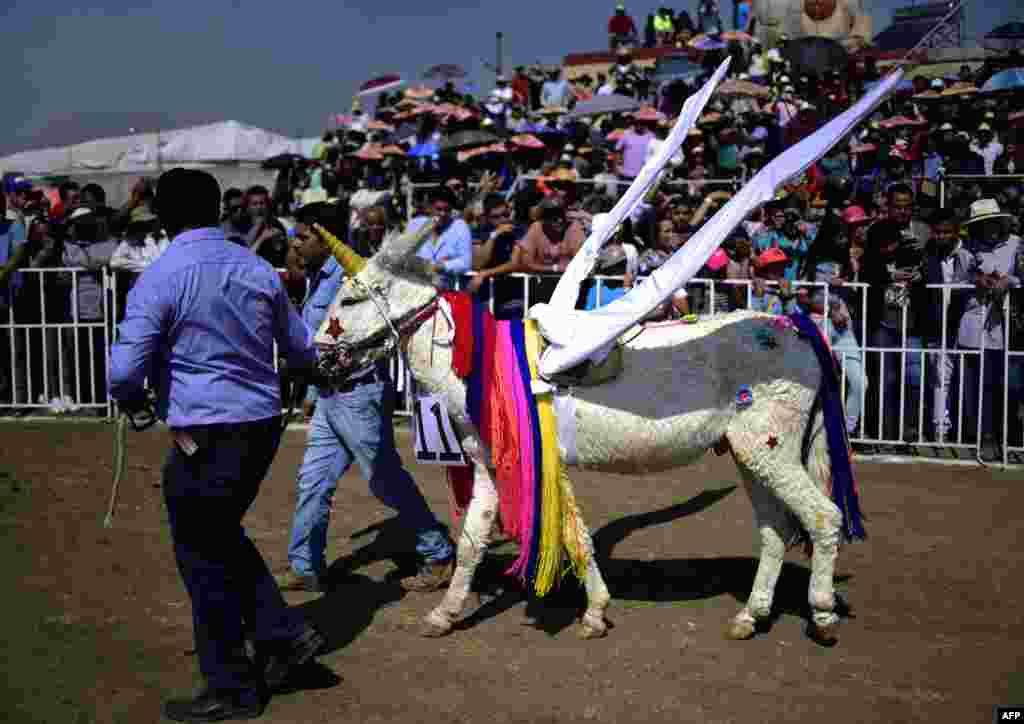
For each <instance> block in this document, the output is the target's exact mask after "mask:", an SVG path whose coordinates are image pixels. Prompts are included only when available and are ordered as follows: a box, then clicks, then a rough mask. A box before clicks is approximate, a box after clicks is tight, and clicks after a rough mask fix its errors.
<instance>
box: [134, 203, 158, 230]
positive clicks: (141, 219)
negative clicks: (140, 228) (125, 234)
mask: <svg viewBox="0 0 1024 724" xmlns="http://www.w3.org/2000/svg"><path fill="white" fill-rule="evenodd" d="M156 220H157V216H156V214H154V213H153V212H152V211H150V209H149V207H148V206H138V207H136V208H134V209H132V213H131V215H130V216H129V217H128V225H129V226H131V225H133V224H151V223H153V222H154V221H156Z"/></svg>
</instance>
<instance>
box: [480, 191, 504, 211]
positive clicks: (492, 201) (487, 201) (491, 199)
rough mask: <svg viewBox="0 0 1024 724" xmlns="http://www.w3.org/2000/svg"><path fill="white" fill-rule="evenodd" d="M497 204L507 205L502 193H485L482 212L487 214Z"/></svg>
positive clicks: (496, 206) (497, 205)
mask: <svg viewBox="0 0 1024 724" xmlns="http://www.w3.org/2000/svg"><path fill="white" fill-rule="evenodd" d="M499 206H508V201H507V200H506V199H505V195H504V194H498V193H493V194H487V196H485V197H484V213H485V214H489V213H491V212H492V211H494V210H495V209H496V208H498V207H499Z"/></svg>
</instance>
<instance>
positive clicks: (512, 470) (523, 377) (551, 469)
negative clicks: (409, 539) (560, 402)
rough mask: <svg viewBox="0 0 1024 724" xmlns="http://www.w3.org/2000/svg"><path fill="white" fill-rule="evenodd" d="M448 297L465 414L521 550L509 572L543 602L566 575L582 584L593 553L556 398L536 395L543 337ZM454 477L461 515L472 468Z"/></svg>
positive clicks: (529, 326)
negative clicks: (487, 454)
mask: <svg viewBox="0 0 1024 724" xmlns="http://www.w3.org/2000/svg"><path fill="white" fill-rule="evenodd" d="M445 299H446V300H447V301H448V303H449V304H450V305H451V308H452V312H453V317H454V321H455V340H454V349H453V357H452V368H453V370H454V371H455V373H456V374H457V375H459V376H460V377H463V378H464V379H465V380H466V388H467V395H466V407H467V413H468V414H469V417H470V419H471V420H472V421H473V424H474V425H475V426H476V428H477V430H478V431H479V433H480V436H481V438H482V439H483V442H484V444H486V445H487V447H488V448H489V449H490V451H491V457H492V460H493V462H494V467H495V470H496V476H495V477H496V480H495V482H496V484H497V488H498V499H499V501H500V502H499V505H500V511H501V521H502V527H503V529H504V531H505V533H506V534H507V535H509V536H511V537H512V538H514V539H515V540H516V541H517V542H518V543H519V546H520V548H519V551H520V552H519V557H518V558H517V559H516V561H515V562H514V563H513V564H512V566H511V568H510V569H509V571H508V572H509V573H510V574H512V575H514V576H515V577H517V578H518V579H519V580H521V581H522V582H523V583H524V584H525V585H526V586H527V587H528V588H532V589H533V590H534V592H535V593H536V594H537V595H538V596H543V595H545V594H546V593H547V592H548V591H549V590H551V587H552V586H553V585H554V583H555V582H556V581H557V580H558V579H559V578H560V577H561V575H562V574H564V573H565V572H566V571H567V569H568V570H571V571H572V572H573V573H574V574H575V575H576V576H577V577H579V578H580V579H581V580H582V579H583V577H584V575H585V573H586V568H587V564H588V562H589V555H590V553H589V548H588V546H586V545H585V543H584V541H583V538H582V535H581V533H582V528H581V523H580V516H579V509H578V508H577V506H576V501H575V497H574V495H573V492H572V487H571V485H570V483H569V478H568V475H567V473H566V469H565V465H564V464H563V462H562V460H561V454H560V451H559V447H558V431H557V426H556V421H555V413H554V408H553V403H552V401H551V397H550V394H545V395H534V394H533V392H532V390H531V385H530V382H531V380H533V379H536V377H537V360H538V359H539V357H540V352H541V341H540V334H539V333H538V331H537V328H536V323H534V322H532V321H529V320H527V321H525V322H524V321H523V320H507V321H505V320H500V321H499V320H495V319H494V317H493V316H491V314H490V312H489V311H488V309H487V307H486V305H484V304H475V303H473V302H472V301H471V300H470V298H469V297H468V296H466V295H464V294H459V293H446V294H445ZM467 361H469V364H467ZM448 473H449V484H450V489H451V494H452V500H453V513H454V515H455V517H458V516H459V515H461V513H462V512H463V511H464V510H465V508H466V506H468V504H469V500H470V498H471V497H472V490H473V470H472V467H467V466H458V467H449V468H448Z"/></svg>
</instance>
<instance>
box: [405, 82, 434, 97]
mask: <svg viewBox="0 0 1024 724" xmlns="http://www.w3.org/2000/svg"><path fill="white" fill-rule="evenodd" d="M402 95H404V96H405V97H406V98H411V99H412V100H425V99H427V98H433V97H434V91H433V90H431V89H430V88H427V87H426V86H425V85H417V86H413V87H412V88H406V89H405V90H404V91H403V92H402Z"/></svg>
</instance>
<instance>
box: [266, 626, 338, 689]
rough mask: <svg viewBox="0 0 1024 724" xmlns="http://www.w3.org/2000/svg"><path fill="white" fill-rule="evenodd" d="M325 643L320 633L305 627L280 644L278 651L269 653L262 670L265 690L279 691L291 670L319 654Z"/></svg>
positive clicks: (310, 627) (325, 640)
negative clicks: (265, 685)
mask: <svg viewBox="0 0 1024 724" xmlns="http://www.w3.org/2000/svg"><path fill="white" fill-rule="evenodd" d="M326 643H327V639H326V638H324V635H323V634H322V633H320V632H319V631H317V630H316V629H315V628H313V627H312V626H309V625H307V626H306V629H305V630H304V631H303V632H302V633H301V634H299V635H298V636H296V637H295V638H294V639H292V640H291V641H289V642H288V643H286V644H282V645H281V646H280V647H279V648H278V650H276V651H272V652H269V654H268V657H267V658H268V661H267V666H266V668H265V669H264V670H263V680H264V681H265V682H266V684H267V689H268V690H270V691H273V690H274V689H279V688H280V687H281V685H282V684H284V682H285V681H287V680H288V675H289V674H290V673H291V672H292V671H293V670H295V669H297V668H299V667H300V666H302V665H303V664H305V663H307V662H308V661H309V660H310V659H312V658H313V657H315V656H316V655H317V654H319V653H320V650H321V649H323V647H324V644H326Z"/></svg>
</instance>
